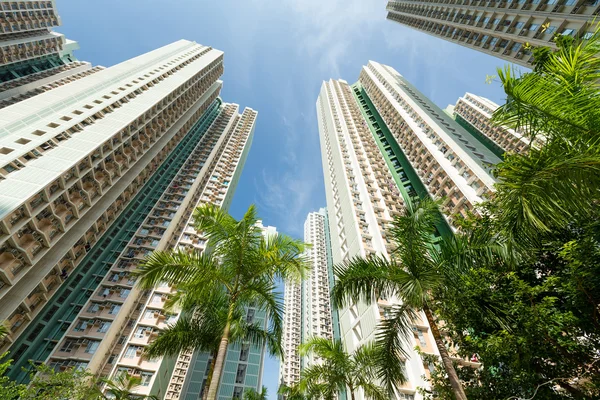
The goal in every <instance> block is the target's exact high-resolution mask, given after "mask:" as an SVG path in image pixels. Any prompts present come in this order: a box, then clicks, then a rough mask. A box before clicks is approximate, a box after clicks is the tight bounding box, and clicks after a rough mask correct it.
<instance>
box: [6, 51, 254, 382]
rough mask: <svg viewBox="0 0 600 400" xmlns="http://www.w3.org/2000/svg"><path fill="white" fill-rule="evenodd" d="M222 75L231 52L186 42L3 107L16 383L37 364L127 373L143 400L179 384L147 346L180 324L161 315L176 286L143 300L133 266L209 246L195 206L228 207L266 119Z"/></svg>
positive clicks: (10, 339) (9, 343)
mask: <svg viewBox="0 0 600 400" xmlns="http://www.w3.org/2000/svg"><path fill="white" fill-rule="evenodd" d="M222 73H223V53H222V52H221V51H218V50H215V49H213V48H211V47H207V46H203V45H199V44H196V43H193V42H189V41H185V40H181V41H178V42H175V43H172V44H170V45H167V46H165V47H162V48H160V49H157V50H154V51H151V52H149V53H146V54H143V55H141V56H139V57H135V58H133V59H131V60H128V61H125V62H123V63H121V64H118V65H115V66H113V67H110V68H107V69H104V70H100V71H98V72H96V73H94V74H91V75H88V76H85V77H82V78H81V79H78V80H74V81H72V82H69V83H66V84H64V85H60V86H57V87H55V88H52V89H51V90H49V91H46V92H44V93H41V94H39V95H37V96H35V97H31V98H28V99H25V100H23V101H21V102H19V103H17V104H13V105H10V106H8V107H6V108H5V109H4V110H2V113H1V114H2V115H1V116H0V132H1V133H0V193H1V194H0V210H1V211H0V272H1V274H0V280H1V282H0V320H7V321H8V324H9V326H10V334H9V335H8V336H7V337H6V338H5V339H4V341H3V342H2V343H1V344H0V346H1V347H2V350H5V349H7V348H10V350H11V357H12V358H14V359H15V363H14V366H13V367H12V368H11V370H10V372H9V376H10V377H12V378H14V379H16V380H18V381H20V382H25V381H27V379H28V374H27V372H24V371H22V369H21V368H22V367H28V366H29V360H33V361H35V362H47V363H48V364H50V365H52V366H54V367H55V368H59V369H61V368H68V367H81V368H88V369H89V370H91V371H92V372H93V373H98V374H103V375H109V374H111V373H114V372H115V371H117V370H118V369H120V368H127V369H128V370H131V373H132V374H134V375H138V376H140V377H141V378H142V386H141V389H140V390H141V391H143V392H144V393H146V392H149V391H151V390H154V388H160V387H161V385H163V382H164V381H165V380H168V379H169V377H170V373H171V371H169V368H172V365H171V366H169V365H168V363H167V362H162V361H163V360H145V359H142V358H140V357H139V355H140V354H139V349H140V348H141V347H143V345H144V344H147V341H148V340H149V339H151V338H153V337H154V335H155V334H156V332H157V330H158V329H160V328H161V327H163V326H165V325H164V324H166V323H169V322H172V321H174V320H176V319H177V317H178V316H177V315H176V314H169V313H167V312H166V311H164V310H163V309H162V305H163V304H164V300H165V299H166V298H167V297H168V296H169V293H170V289H169V288H166V287H158V288H156V289H155V290H153V291H145V292H141V291H139V290H138V289H137V288H136V287H135V279H134V278H133V277H132V275H131V272H132V271H133V270H134V269H135V268H136V265H137V263H138V262H139V261H140V260H141V259H142V258H143V257H144V256H145V255H147V254H148V253H149V252H151V251H152V250H155V249H165V248H169V247H173V246H176V245H184V244H188V245H191V246H194V244H198V243H200V242H201V241H202V238H200V237H198V236H197V235H196V236H194V235H193V234H187V233H184V231H186V230H189V227H188V225H189V218H190V215H191V212H192V210H193V209H194V208H195V207H196V206H197V205H198V204H200V203H205V202H211V203H213V204H217V205H220V206H221V207H224V208H227V207H228V206H229V203H230V201H231V197H232V195H233V192H234V191H235V187H236V184H237V182H238V180H239V177H240V174H241V170H242V168H243V165H244V162H245V158H246V155H247V152H248V149H249V147H250V144H251V139H252V135H253V131H254V122H255V119H256V112H255V111H253V110H251V109H246V110H244V112H243V113H241V114H240V113H239V111H238V109H239V107H238V106H237V105H235V104H227V103H223V102H222V101H221V100H220V99H219V97H218V96H219V93H220V89H221V86H222V83H221V81H219V77H220V76H221V75H222ZM136 346H137V347H136ZM159 372H160V374H159ZM163 386H165V387H166V384H164V385H163Z"/></svg>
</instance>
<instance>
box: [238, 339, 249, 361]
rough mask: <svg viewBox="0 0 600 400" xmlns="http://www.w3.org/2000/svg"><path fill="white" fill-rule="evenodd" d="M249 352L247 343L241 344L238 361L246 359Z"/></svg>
mask: <svg viewBox="0 0 600 400" xmlns="http://www.w3.org/2000/svg"><path fill="white" fill-rule="evenodd" d="M249 352H250V345H249V344H246V343H244V344H242V350H241V351H240V361H248V353H249Z"/></svg>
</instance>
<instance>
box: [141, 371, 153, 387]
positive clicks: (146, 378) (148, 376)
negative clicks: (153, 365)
mask: <svg viewBox="0 0 600 400" xmlns="http://www.w3.org/2000/svg"><path fill="white" fill-rule="evenodd" d="M141 378H142V381H141V382H140V385H141V386H150V381H151V380H152V373H151V372H142V375H141Z"/></svg>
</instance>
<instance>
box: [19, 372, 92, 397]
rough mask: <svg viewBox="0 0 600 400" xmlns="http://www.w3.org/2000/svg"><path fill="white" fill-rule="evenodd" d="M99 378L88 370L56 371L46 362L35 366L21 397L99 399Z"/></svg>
mask: <svg viewBox="0 0 600 400" xmlns="http://www.w3.org/2000/svg"><path fill="white" fill-rule="evenodd" d="M96 383H97V380H96V379H95V378H94V376H93V375H92V374H91V373H90V372H89V371H87V370H82V369H75V368H72V369H67V370H65V371H56V370H55V369H54V368H51V367H49V366H47V365H45V364H42V365H37V366H34V371H33V372H32V374H31V382H30V383H29V386H27V387H26V388H24V390H22V391H21V393H20V397H19V398H20V399H22V400H28V399H31V400H33V399H47V400H63V399H71V400H97V399H100V398H102V393H101V392H100V390H99V389H98V386H97V385H96Z"/></svg>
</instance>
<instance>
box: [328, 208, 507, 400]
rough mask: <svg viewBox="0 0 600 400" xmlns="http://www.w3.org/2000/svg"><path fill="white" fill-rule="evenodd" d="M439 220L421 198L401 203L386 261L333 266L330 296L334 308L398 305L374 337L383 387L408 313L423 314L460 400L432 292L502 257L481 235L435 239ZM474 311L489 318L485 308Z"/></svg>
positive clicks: (390, 380)
mask: <svg viewBox="0 0 600 400" xmlns="http://www.w3.org/2000/svg"><path fill="white" fill-rule="evenodd" d="M439 222H440V212H439V208H438V204H437V202H435V201H433V200H430V199H425V200H422V201H413V202H412V203H407V204H406V207H405V209H404V211H403V213H402V214H401V215H400V216H399V217H397V218H396V219H395V220H394V222H393V228H392V229H391V234H392V237H393V240H394V243H395V245H396V249H395V250H394V252H393V254H392V257H391V259H390V260H388V259H386V258H383V257H381V256H371V257H369V258H366V259H365V258H362V257H356V258H354V259H351V260H350V261H349V262H347V263H343V264H341V265H337V266H335V274H336V277H337V279H336V283H335V285H334V288H333V292H332V298H333V301H334V303H335V305H336V306H337V307H343V306H348V305H350V304H352V303H356V302H359V301H364V302H370V301H373V300H374V299H377V298H391V297H395V298H399V299H401V300H402V305H398V306H394V307H392V308H391V310H390V316H389V318H386V319H385V320H384V321H383V322H382V323H381V326H380V327H379V328H380V329H379V332H378V334H377V340H378V341H379V342H380V343H381V344H382V345H383V346H384V348H385V349H386V352H385V358H384V360H382V362H383V364H382V365H381V367H382V372H381V375H382V378H383V380H384V382H386V384H387V386H388V387H393V386H394V383H395V382H398V381H400V380H399V379H398V377H399V375H398V373H399V371H397V370H394V369H393V368H390V366H391V365H393V364H401V363H402V360H401V357H403V356H404V357H406V356H407V353H406V351H405V350H404V349H403V347H402V339H403V338H405V339H407V340H408V339H409V338H412V335H413V334H412V330H411V328H412V326H413V324H414V321H416V320H417V319H418V316H417V315H416V313H415V312H414V311H413V310H423V312H424V314H425V316H426V318H427V321H428V322H429V326H430V328H431V332H432V334H433V337H434V339H435V343H436V345H437V348H438V351H439V353H440V357H441V360H442V363H443V365H444V368H445V370H446V373H447V375H448V380H449V382H450V385H451V387H452V390H453V393H454V396H455V397H456V398H457V399H458V400H463V399H466V395H465V393H464V390H463V388H462V385H461V383H460V379H459V378H458V375H457V373H456V371H455V368H454V365H453V362H452V359H451V357H450V355H449V353H448V350H447V349H446V345H445V343H444V335H443V334H442V333H441V332H440V330H439V328H438V325H437V321H436V318H435V317H434V312H433V311H432V308H433V307H432V304H433V302H434V301H435V297H434V294H435V293H436V292H440V291H442V292H443V291H444V290H446V288H447V287H450V286H460V277H461V276H462V274H464V271H467V270H468V269H470V268H472V267H473V266H474V265H475V263H483V262H492V261H493V260H494V259H495V258H496V257H504V258H506V257H507V256H508V253H507V252H506V251H505V249H504V247H503V246H502V245H501V244H500V243H499V242H498V241H497V240H496V239H495V238H493V237H492V236H490V235H489V234H488V233H487V232H482V231H478V232H477V235H472V236H460V235H457V236H449V237H447V238H442V239H441V240H439V241H438V240H437V239H436V238H435V236H434V232H435V225H436V223H439ZM480 311H484V312H483V314H484V315H486V316H487V315H489V313H488V312H487V311H486V310H481V309H480ZM492 315H493V314H492Z"/></svg>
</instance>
